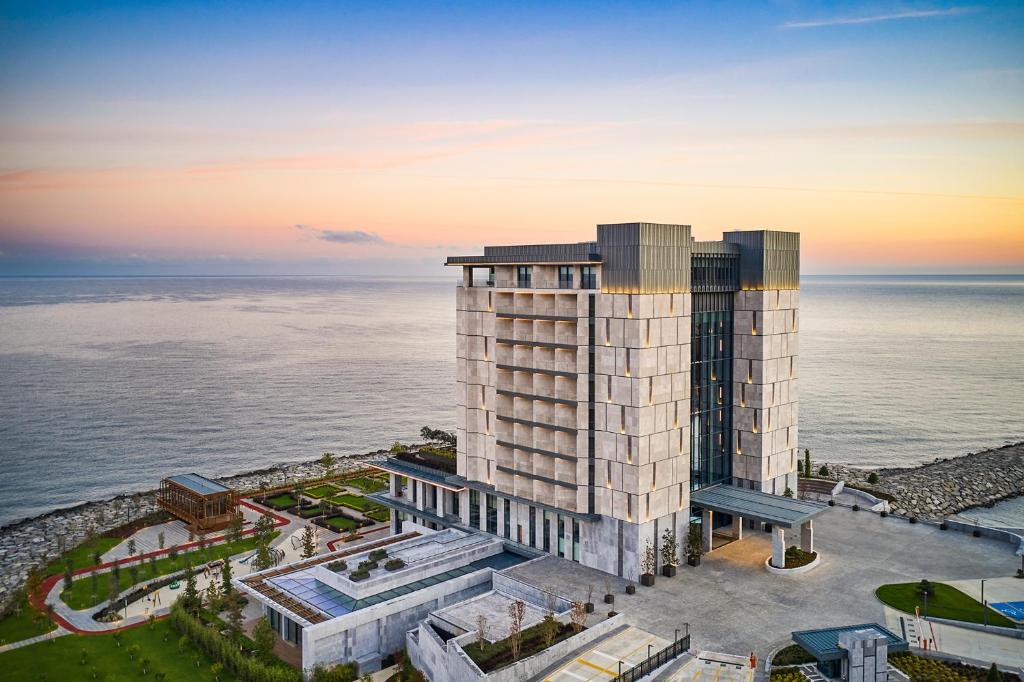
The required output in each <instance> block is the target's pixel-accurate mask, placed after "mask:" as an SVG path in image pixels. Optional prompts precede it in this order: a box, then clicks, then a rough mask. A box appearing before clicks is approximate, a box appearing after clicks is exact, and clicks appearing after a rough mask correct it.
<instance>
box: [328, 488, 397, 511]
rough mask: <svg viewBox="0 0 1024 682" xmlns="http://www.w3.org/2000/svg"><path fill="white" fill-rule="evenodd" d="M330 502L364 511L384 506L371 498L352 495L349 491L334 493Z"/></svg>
mask: <svg viewBox="0 0 1024 682" xmlns="http://www.w3.org/2000/svg"><path fill="white" fill-rule="evenodd" d="M331 502H332V503H334V504H339V505H341V506H342V507H348V508H349V509H355V510H356V511H361V512H366V511H370V510H373V509H383V508H384V507H383V506H382V505H380V504H378V503H376V502H374V501H373V500H368V499H366V498H365V497H363V496H361V495H352V494H349V493H343V494H341V495H335V496H334V497H332V498H331Z"/></svg>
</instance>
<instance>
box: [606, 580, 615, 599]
mask: <svg viewBox="0 0 1024 682" xmlns="http://www.w3.org/2000/svg"><path fill="white" fill-rule="evenodd" d="M604 603H605V604H614V603H615V595H614V594H612V583H611V581H609V580H607V579H605V581H604Z"/></svg>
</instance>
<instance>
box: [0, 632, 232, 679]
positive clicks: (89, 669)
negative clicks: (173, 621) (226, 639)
mask: <svg viewBox="0 0 1024 682" xmlns="http://www.w3.org/2000/svg"><path fill="white" fill-rule="evenodd" d="M165 637H166V639H167V641H166V642H165V641H164V638H165ZM178 639H179V635H178V633H176V632H175V631H174V630H173V629H172V628H171V626H170V624H169V623H167V622H166V621H158V622H156V623H154V624H153V625H152V626H150V625H143V626H142V627H137V628H131V629H128V630H125V631H124V632H123V633H122V640H121V646H120V647H119V646H117V642H116V641H115V639H114V636H113V634H106V635H68V636H65V637H57V638H55V639H53V640H51V641H46V642H40V643H39V644H33V645H32V646H26V647H22V648H20V649H12V650H11V651H8V652H5V653H2V654H0V669H2V670H3V671H4V672H3V674H4V679H8V680H48V681H49V682H57V681H58V680H92V679H97V680H109V681H113V680H131V679H136V678H140V677H142V666H141V661H142V659H148V660H149V661H150V669H149V671H148V674H147V676H146V677H144V678H142V679H147V680H155V679H156V678H155V673H157V672H160V673H164V674H165V675H166V678H165V679H166V680H167V681H168V682H170V681H171V680H204V681H205V680H209V681H211V682H212V680H213V679H214V678H213V675H212V674H211V672H210V666H211V665H212V664H213V660H211V659H210V658H208V657H206V656H205V655H203V654H202V653H201V652H199V650H198V649H196V648H194V647H193V646H192V645H191V644H186V645H185V648H184V649H183V650H180V651H179V649H178ZM132 645H137V646H138V647H139V649H140V652H139V654H138V655H137V656H136V657H135V660H134V661H133V660H132V659H131V657H130V656H129V652H128V648H129V647H131V646H132ZM83 652H84V654H85V661H86V662H85V664H84V665H83V664H82V663H81V660H82V654H83ZM197 659H198V660H199V667H198V668H197V667H196V660H197ZM94 670H95V671H96V673H97V676H96V677H95V678H94V677H93V671H94ZM234 679H235V678H234V677H233V676H232V675H231V674H230V673H227V672H223V673H221V675H220V681H221V682H228V681H229V680H234Z"/></svg>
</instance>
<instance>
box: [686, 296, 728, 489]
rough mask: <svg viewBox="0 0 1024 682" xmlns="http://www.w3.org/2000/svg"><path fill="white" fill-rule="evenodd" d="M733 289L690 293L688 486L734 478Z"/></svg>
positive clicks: (711, 483) (693, 487)
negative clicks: (691, 294)
mask: <svg viewBox="0 0 1024 682" xmlns="http://www.w3.org/2000/svg"><path fill="white" fill-rule="evenodd" d="M732 297H733V295H732V294H731V293H695V294H693V320H692V322H693V325H692V329H693V332H692V337H691V339H690V343H691V346H690V348H691V366H690V371H691V376H692V378H693V387H692V392H691V394H690V439H691V440H690V488H691V489H692V490H698V489H700V488H705V487H707V486H709V485H714V484H715V483H722V482H726V481H728V480H730V479H731V478H732V455H731V453H730V452H729V448H730V443H731V439H732V354H733V353H732V340H733V339H732V317H733V305H732Z"/></svg>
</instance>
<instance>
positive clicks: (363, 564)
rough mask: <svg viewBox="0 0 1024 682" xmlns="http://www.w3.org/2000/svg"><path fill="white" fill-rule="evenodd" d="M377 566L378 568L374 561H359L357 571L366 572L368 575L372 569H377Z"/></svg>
mask: <svg viewBox="0 0 1024 682" xmlns="http://www.w3.org/2000/svg"><path fill="white" fill-rule="evenodd" d="M378 566H379V564H378V563H377V562H376V561H360V562H359V570H360V571H366V572H367V573H369V572H370V571H372V570H373V569H375V568H377V567H378Z"/></svg>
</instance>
